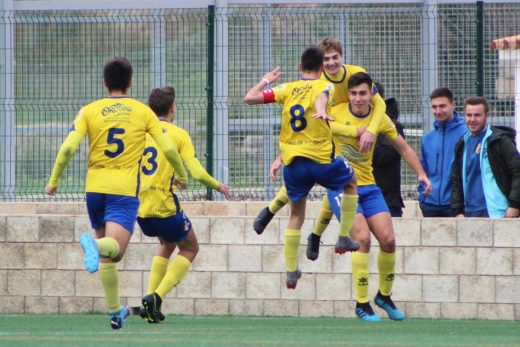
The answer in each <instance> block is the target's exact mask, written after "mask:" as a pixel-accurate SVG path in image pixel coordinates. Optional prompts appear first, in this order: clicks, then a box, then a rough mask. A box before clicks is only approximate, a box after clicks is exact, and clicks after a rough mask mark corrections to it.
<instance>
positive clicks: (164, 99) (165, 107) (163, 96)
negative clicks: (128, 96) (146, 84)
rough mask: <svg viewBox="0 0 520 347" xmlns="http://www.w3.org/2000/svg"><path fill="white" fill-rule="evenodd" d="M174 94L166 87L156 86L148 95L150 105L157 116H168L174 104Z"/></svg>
mask: <svg viewBox="0 0 520 347" xmlns="http://www.w3.org/2000/svg"><path fill="white" fill-rule="evenodd" d="M173 99H174V96H172V94H171V93H170V92H169V91H167V90H165V89H164V88H154V89H152V92H151V93H150V96H148V106H150V108H151V109H152V111H153V112H154V113H155V114H156V115H157V117H163V116H167V115H168V113H170V109H171V108H172V106H173Z"/></svg>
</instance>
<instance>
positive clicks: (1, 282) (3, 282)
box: [0, 270, 7, 296]
mask: <svg viewBox="0 0 520 347" xmlns="http://www.w3.org/2000/svg"><path fill="white" fill-rule="evenodd" d="M0 295H1V296H4V295H7V270H0Z"/></svg>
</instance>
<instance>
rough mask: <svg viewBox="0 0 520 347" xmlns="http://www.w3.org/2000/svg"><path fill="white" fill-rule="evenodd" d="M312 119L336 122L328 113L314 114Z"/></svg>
mask: <svg viewBox="0 0 520 347" xmlns="http://www.w3.org/2000/svg"><path fill="white" fill-rule="evenodd" d="M311 118H316V119H323V120H328V121H329V122H334V118H331V117H329V116H328V115H327V114H326V113H320V112H317V113H315V114H313V115H312V116H311Z"/></svg>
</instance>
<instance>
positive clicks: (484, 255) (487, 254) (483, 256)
mask: <svg viewBox="0 0 520 347" xmlns="http://www.w3.org/2000/svg"><path fill="white" fill-rule="evenodd" d="M519 230H520V229H519ZM477 274H478V275H512V274H513V249H512V248H496V247H495V248H478V249H477Z"/></svg>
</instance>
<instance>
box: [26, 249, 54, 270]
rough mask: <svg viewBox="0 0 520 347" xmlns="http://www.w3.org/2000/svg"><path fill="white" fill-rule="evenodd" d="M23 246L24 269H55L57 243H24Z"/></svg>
mask: <svg viewBox="0 0 520 347" xmlns="http://www.w3.org/2000/svg"><path fill="white" fill-rule="evenodd" d="M24 247H25V250H24V251H25V268H26V269H56V266H57V265H58V244H56V243H26V244H25V245H24Z"/></svg>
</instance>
